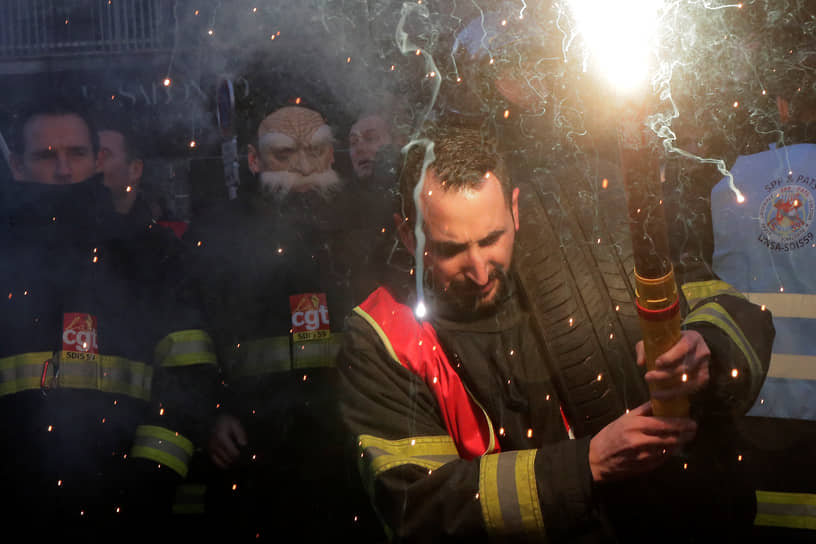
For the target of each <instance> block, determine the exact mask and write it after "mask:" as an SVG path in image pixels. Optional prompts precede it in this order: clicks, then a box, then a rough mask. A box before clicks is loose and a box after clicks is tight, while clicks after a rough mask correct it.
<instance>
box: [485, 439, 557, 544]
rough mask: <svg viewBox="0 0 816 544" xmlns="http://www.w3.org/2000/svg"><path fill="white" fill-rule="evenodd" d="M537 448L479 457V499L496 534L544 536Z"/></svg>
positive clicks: (491, 531) (486, 521) (487, 525)
mask: <svg viewBox="0 0 816 544" xmlns="http://www.w3.org/2000/svg"><path fill="white" fill-rule="evenodd" d="M535 456H536V450H520V451H509V452H503V453H494V454H490V455H485V456H484V457H481V458H480V459H479V463H480V466H479V500H480V503H481V505H482V515H483V516H484V520H485V526H486V527H487V530H488V532H489V533H490V534H491V535H492V536H494V537H498V538H505V537H508V536H514V535H530V534H538V535H540V537H541V539H542V541H543V540H546V533H545V530H544V520H543V516H542V513H541V505H540V503H539V499H538V485H537V483H536V479H535V467H534V463H535Z"/></svg>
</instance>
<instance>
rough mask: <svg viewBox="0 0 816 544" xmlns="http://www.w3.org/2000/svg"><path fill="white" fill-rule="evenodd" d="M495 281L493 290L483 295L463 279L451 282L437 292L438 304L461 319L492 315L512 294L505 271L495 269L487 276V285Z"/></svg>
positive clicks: (479, 289)
mask: <svg viewBox="0 0 816 544" xmlns="http://www.w3.org/2000/svg"><path fill="white" fill-rule="evenodd" d="M493 280H495V282H496V285H495V286H494V287H493V289H492V290H491V291H490V292H489V293H487V294H483V293H482V292H481V288H480V287H479V286H478V285H476V284H475V283H473V282H472V281H470V280H469V279H467V278H465V279H464V280H461V281H452V282H451V283H450V284H449V285H448V287H447V288H446V289H442V290H437V296H438V298H439V300H440V302H442V303H443V305H444V306H445V307H446V308H448V310H449V311H451V312H453V313H454V314H455V315H456V316H457V317H459V318H462V319H476V318H480V317H485V316H487V315H490V314H492V313H493V312H494V311H495V310H496V308H497V307H498V306H499V304H501V303H502V302H503V301H505V300H507V299H508V298H509V297H510V295H511V294H512V289H511V281H510V275H509V272H508V271H507V270H504V269H503V268H499V267H496V268H494V269H493V270H492V271H491V272H490V274H489V275H488V283H490V282H491V281H493Z"/></svg>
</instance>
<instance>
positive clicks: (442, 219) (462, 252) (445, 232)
mask: <svg viewBox="0 0 816 544" xmlns="http://www.w3.org/2000/svg"><path fill="white" fill-rule="evenodd" d="M421 206H422V210H423V218H424V219H423V230H424V232H425V236H426V241H427V256H426V257H425V263H426V265H427V266H428V268H429V270H430V272H431V274H432V277H433V280H434V286H435V289H436V290H437V292H438V293H439V294H440V296H441V297H442V298H443V299H444V300H446V301H448V302H450V303H451V304H452V305H453V306H454V307H455V308H457V309H459V310H460V311H462V312H464V313H467V314H473V313H481V312H487V311H490V310H491V309H492V308H493V307H495V305H496V304H497V303H498V302H499V301H500V300H501V298H502V297H503V295H504V294H505V293H507V290H508V288H509V285H508V278H507V272H508V271H509V269H510V264H511V262H512V260H513V242H514V240H515V235H516V231H518V228H519V222H518V189H514V190H513V193H512V195H511V202H509V203H508V202H507V198H506V197H505V195H504V192H503V190H502V186H501V183H500V182H499V180H498V178H497V177H496V176H495V175H494V174H492V173H488V174H486V180H485V182H484V183H482V184H481V185H480V186H479V187H477V188H468V189H462V190H456V189H453V190H447V191H446V190H445V188H444V187H442V185H441V184H440V181H439V179H438V178H437V176H436V172H435V171H434V170H433V168H431V169H429V170H428V172H427V173H426V176H425V184H424V186H423V192H422V198H421Z"/></svg>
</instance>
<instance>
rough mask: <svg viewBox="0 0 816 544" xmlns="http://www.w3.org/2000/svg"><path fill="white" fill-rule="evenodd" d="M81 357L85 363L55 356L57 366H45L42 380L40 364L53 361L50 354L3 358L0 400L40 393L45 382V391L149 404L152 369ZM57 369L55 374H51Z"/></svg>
mask: <svg viewBox="0 0 816 544" xmlns="http://www.w3.org/2000/svg"><path fill="white" fill-rule="evenodd" d="M85 355H86V356H87V357H88V358H87V359H79V360H71V359H66V358H65V357H62V356H59V355H58V358H59V359H60V360H59V364H58V365H56V364H49V365H48V368H47V373H46V375H45V376H43V369H44V364H45V362H46V361H48V360H52V358H53V357H54V354H53V353H52V352H50V351H40V352H34V353H21V354H19V355H12V356H11V357H4V358H2V359H0V396H2V395H10V394H13V393H18V392H20V391H26V390H32V389H40V388H41V386H42V385H43V383H42V380H45V383H46V385H47V386H48V387H62V388H72V389H93V390H96V391H102V392H105V393H115V394H121V395H127V396H130V397H134V398H137V399H142V400H150V389H151V384H152V382H153V369H152V368H151V367H150V366H149V365H146V364H145V363H141V362H138V361H131V360H128V359H125V358H124V357H115V356H112V355H101V354H85ZM57 366H59V374H55V369H56V368H57Z"/></svg>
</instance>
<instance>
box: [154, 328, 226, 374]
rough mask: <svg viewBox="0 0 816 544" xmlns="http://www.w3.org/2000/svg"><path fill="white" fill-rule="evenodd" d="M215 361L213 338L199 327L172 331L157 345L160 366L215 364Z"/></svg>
mask: <svg viewBox="0 0 816 544" xmlns="http://www.w3.org/2000/svg"><path fill="white" fill-rule="evenodd" d="M215 362H216V357H215V349H214V347H213V341H212V338H210V335H209V334H207V333H206V332H204V331H202V330H199V329H190V330H186V331H176V332H172V333H170V334H168V335H167V336H165V337H164V338H163V339H162V341H161V342H159V344H158V345H157V346H156V363H157V364H158V365H159V366H164V367H169V366H187V365H200V364H213V365H214V364H215Z"/></svg>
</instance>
